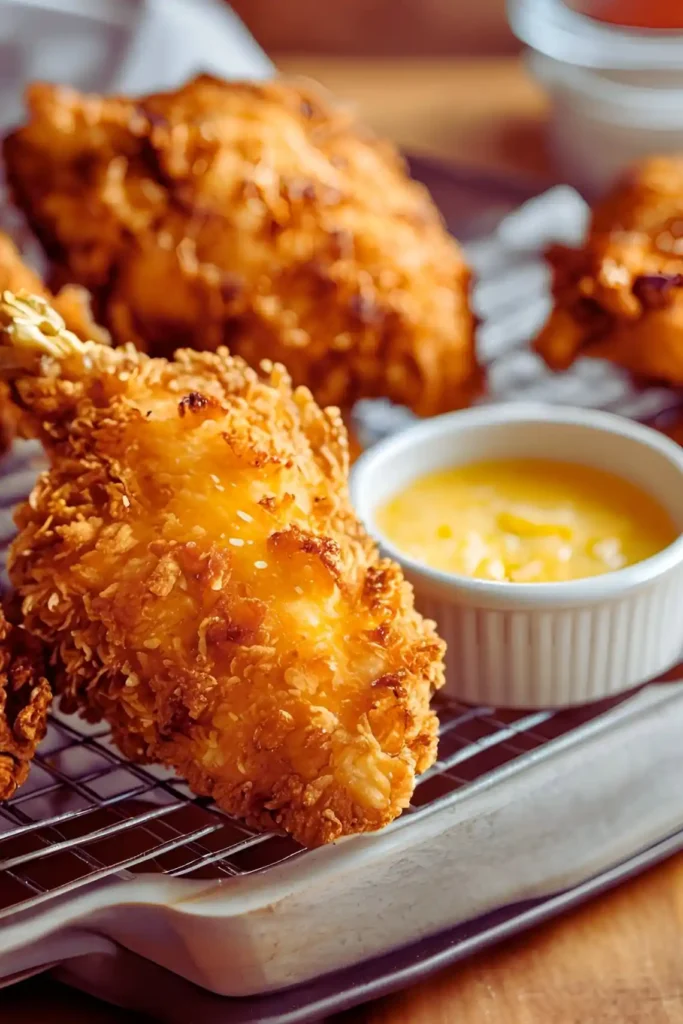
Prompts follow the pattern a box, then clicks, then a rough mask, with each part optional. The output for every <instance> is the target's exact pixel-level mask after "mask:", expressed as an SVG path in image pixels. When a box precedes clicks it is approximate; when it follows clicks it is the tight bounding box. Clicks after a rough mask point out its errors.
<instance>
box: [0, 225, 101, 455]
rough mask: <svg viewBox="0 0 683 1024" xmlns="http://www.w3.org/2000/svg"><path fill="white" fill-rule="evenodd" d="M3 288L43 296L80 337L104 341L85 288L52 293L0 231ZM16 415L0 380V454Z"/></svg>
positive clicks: (11, 435) (14, 426) (11, 433)
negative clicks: (92, 316)
mask: <svg viewBox="0 0 683 1024" xmlns="http://www.w3.org/2000/svg"><path fill="white" fill-rule="evenodd" d="M6 288H8V289H9V290H10V291H14V292H17V291H22V290H25V291H28V292H33V293H36V294H38V295H44V296H45V297H46V298H49V299H50V300H51V302H52V304H53V305H54V308H55V309H56V310H58V311H59V313H60V314H61V316H63V317H64V320H65V321H66V323H67V324H68V326H69V328H70V329H71V330H72V331H74V332H75V333H76V334H78V335H79V337H82V338H99V339H100V340H102V341H104V340H105V338H106V332H104V331H102V329H101V328H98V327H97V326H96V325H95V324H94V323H93V321H92V319H91V316H90V300H89V296H88V294H87V292H86V291H85V289H84V288H81V287H80V286H78V285H67V286H66V287H65V288H62V290H61V291H60V293H59V294H58V295H56V296H51V295H50V293H49V291H48V290H47V289H46V288H45V287H44V285H43V282H42V281H41V279H40V277H39V276H38V274H36V273H35V271H34V270H32V269H31V268H30V267H28V266H27V265H26V264H25V263H24V262H23V260H22V259H21V256H20V255H19V250H18V249H17V247H16V246H15V244H14V242H13V241H12V240H11V239H10V238H9V237H8V236H7V235H5V234H3V232H1V231H0V293H2V292H3V291H4V290H5V289H6ZM17 415H18V410H17V409H16V408H15V407H14V406H13V405H12V403H11V401H10V398H9V393H8V391H7V386H6V385H5V384H4V383H1V382H0V453H2V452H4V451H5V450H6V449H7V448H9V446H10V444H11V443H12V440H13V439H14V436H15V434H16V433H17V429H18V424H17Z"/></svg>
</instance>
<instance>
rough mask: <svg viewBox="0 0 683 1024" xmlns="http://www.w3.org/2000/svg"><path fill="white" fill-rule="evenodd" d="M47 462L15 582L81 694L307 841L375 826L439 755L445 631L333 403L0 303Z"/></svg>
mask: <svg viewBox="0 0 683 1024" xmlns="http://www.w3.org/2000/svg"><path fill="white" fill-rule="evenodd" d="M0 325H1V326H0V331H1V332H2V339H1V343H2V346H3V347H0V372H1V373H2V375H4V376H5V377H10V378H12V380H13V389H14V391H15V393H16V395H17V401H18V402H19V403H20V404H21V405H22V408H23V409H24V410H25V411H26V415H27V417H30V419H31V422H32V424H33V427H34V433H35V434H36V435H37V436H39V437H40V438H41V439H42V441H43V444H44V446H45V449H46V451H47V454H48V458H49V460H50V468H49V471H48V472H47V473H46V474H45V475H44V476H43V477H42V478H41V479H40V481H39V482H38V484H37V486H36V488H35V490H34V492H33V494H32V495H31V497H30V499H29V501H28V502H27V503H26V504H25V505H24V506H23V507H22V508H21V509H20V511H19V512H18V514H17V523H18V526H19V531H20V532H19V536H18V538H17V539H16V541H15V543H14V545H13V548H12V552H11V557H10V567H9V568H10V576H11V579H12V582H13V584H14V585H15V587H16V588H17V590H18V592H19V594H20V595H21V597H22V598H23V609H22V610H23V615H24V618H25V622H26V625H27V628H29V629H30V630H31V631H32V632H33V633H35V634H37V635H38V636H39V637H41V638H42V639H44V640H45V641H48V642H49V643H50V645H51V646H52V647H53V648H54V649H56V650H57V651H58V652H59V659H60V662H61V665H62V668H61V670H60V672H59V676H60V678H59V681H58V688H59V689H60V690H61V693H62V694H63V698H64V701H65V702H66V706H67V707H68V708H69V709H72V708H81V709H85V710H86V712H87V713H88V715H90V716H94V717H96V718H97V717H104V718H105V719H107V720H108V721H109V722H110V723H111V726H112V729H113V734H114V737H115V739H116V741H117V743H118V744H119V746H120V747H121V749H122V750H123V752H124V753H125V754H126V755H128V756H130V757H131V758H133V759H139V760H153V761H158V762H162V763H164V764H166V765H170V766H172V767H174V768H176V769H177V770H178V771H179V772H180V773H182V774H183V775H184V776H185V777H186V778H187V779H188V781H189V784H190V786H191V787H192V788H193V789H194V791H195V792H196V793H198V794H203V795H211V796H213V797H214V798H215V799H216V800H217V802H218V803H219V804H220V805H221V806H222V807H224V808H225V809H226V810H228V811H229V812H231V813H234V814H236V815H239V816H242V817H244V818H246V819H247V820H248V821H249V822H252V823H257V824H259V825H263V826H271V827H272V826H273V825H275V826H282V827H283V828H285V829H286V830H288V831H289V832H291V833H292V834H293V835H294V836H295V837H296V838H297V839H298V840H300V841H301V842H302V843H304V844H307V845H315V844H318V843H322V842H327V841H330V840H333V839H336V838H337V837H339V836H341V835H344V834H346V833H352V832H362V831H368V830H373V829H377V828H380V827H381V826H382V825H384V824H386V823H387V822H389V821H391V820H392V819H393V818H394V817H396V815H398V814H399V813H400V812H401V810H402V809H403V808H404V807H406V806H407V804H408V803H409V801H410V797H411V794H412V791H413V787H414V784H415V775H416V773H417V772H421V771H423V770H424V769H425V768H427V767H428V766H429V765H430V764H431V763H432V762H433V760H434V756H435V750H436V729H437V722H436V717H435V715H434V713H433V711H432V710H430V706H429V702H430V697H431V695H432V693H433V691H434V690H435V689H436V688H437V687H439V686H440V685H441V684H442V681H443V664H442V658H443V644H442V642H441V641H440V640H439V639H438V637H437V636H436V634H435V631H434V627H433V623H431V622H428V621H425V620H423V619H422V618H421V617H420V616H419V615H418V614H417V612H416V611H415V610H414V608H413V598H412V590H411V588H410V586H409V585H408V584H407V583H406V582H405V580H404V579H403V577H402V575H401V572H400V570H399V568H398V567H397V566H396V565H395V564H393V563H392V562H390V561H388V560H382V559H380V557H379V555H378V552H377V550H376V547H375V545H374V544H373V543H372V542H371V541H370V540H369V538H368V537H367V535H366V534H365V533H364V531H363V530H362V528H361V526H360V524H359V523H358V521H357V519H356V517H355V515H354V513H353V511H352V508H351V506H350V503H349V499H348V495H347V471H348V453H347V444H346V436H345V432H344V428H343V425H342V422H341V417H340V415H339V413H338V411H337V410H336V409H327V410H325V411H322V410H321V409H320V408H319V407H318V406H317V405H316V404H315V402H314V401H313V399H312V397H311V395H310V392H309V391H308V390H307V389H305V388H299V389H297V390H294V391H293V390H292V388H291V386H290V381H289V378H288V376H287V374H286V372H285V371H284V369H283V368H282V367H279V366H272V365H266V366H265V367H264V368H263V374H264V375H263V376H259V375H258V374H257V372H256V371H254V370H252V369H249V368H248V367H247V366H246V365H245V364H244V363H243V361H242V360H240V359H239V358H233V357H231V356H229V355H228V353H227V351H226V350H225V349H220V350H219V351H218V352H217V353H197V352H193V351H187V350H186V351H180V352H178V353H177V354H176V358H175V360H174V361H173V362H169V361H167V360H165V359H161V358H159V359H151V358H149V357H148V356H146V355H144V354H141V353H139V352H137V351H136V350H135V349H134V348H133V347H132V346H126V347H124V348H120V349H115V350H112V349H109V348H106V347H104V346H101V345H97V344H94V343H90V342H88V343H82V342H80V341H79V340H78V338H76V337H75V336H74V335H73V334H70V333H69V332H68V331H65V330H64V329H63V323H62V321H61V319H60V318H59V317H58V316H57V315H56V314H55V313H54V312H53V311H52V310H51V309H50V308H49V307H48V305H47V304H46V303H45V302H43V301H42V300H40V299H37V298H24V299H22V300H17V299H15V298H13V297H12V296H11V295H10V294H9V293H5V296H4V297H3V301H2V302H1V303H0Z"/></svg>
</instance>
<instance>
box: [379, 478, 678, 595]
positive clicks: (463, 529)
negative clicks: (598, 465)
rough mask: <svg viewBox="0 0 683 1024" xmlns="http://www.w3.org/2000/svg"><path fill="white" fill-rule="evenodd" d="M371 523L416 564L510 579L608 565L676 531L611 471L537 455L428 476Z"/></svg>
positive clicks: (663, 543) (636, 558)
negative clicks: (549, 459) (540, 457)
mask: <svg viewBox="0 0 683 1024" xmlns="http://www.w3.org/2000/svg"><path fill="white" fill-rule="evenodd" d="M376 523H377V526H378V527H379V529H380V530H381V532H382V533H383V534H384V535H385V536H386V537H387V538H388V539H389V540H390V541H392V542H393V544H394V545H395V546H396V547H397V548H398V549H399V550H400V551H402V552H403V553H405V554H406V555H409V556H410V557H412V558H414V559H415V560H416V561H419V562H422V563H423V564H425V565H429V566H432V567H433V568H436V569H441V570H442V571H444V572H451V573H457V574H459V575H464V576H470V577H476V578H480V579H485V580H497V581H508V582H513V583H547V582H564V581H567V580H573V579H583V578H585V577H588V576H598V575H601V574H603V573H607V572H613V571H614V570H616V569H621V568H623V567H624V566H626V565H632V564H634V563H635V562H640V561H643V560H644V559H646V558H649V557H650V556H651V555H654V554H656V553H657V552H658V551H661V550H662V549H663V548H665V547H668V545H669V544H671V543H672V542H673V541H674V540H675V539H676V537H677V536H678V534H679V532H680V531H679V530H678V529H677V527H676V526H675V524H674V522H673V520H672V519H671V517H670V516H669V514H668V513H667V512H666V511H665V509H664V508H663V507H662V506H661V505H660V504H659V503H658V502H657V501H655V499H654V498H652V497H651V496H650V495H649V494H647V493H645V492H644V491H641V490H640V489H639V488H637V487H635V486H634V485H633V484H631V483H629V482H628V481H626V480H623V479H622V478H621V477H618V476H614V475H613V474H611V473H606V472H603V471H601V470H598V469H593V468H592V467H589V466H582V465H578V464H574V463H563V462H553V461H546V460H539V459H510V460H508V459H506V460H500V461H490V462H477V463H472V464H469V465H464V466H457V467H454V468H453V469H448V470H445V471H440V472H438V473H432V474H430V475H428V476H425V477H422V478H420V479H418V480H416V481H414V482H413V483H412V484H410V485H409V486H408V487H407V488H406V489H405V490H404V491H402V492H400V493H399V494H398V495H396V496H395V497H393V498H392V499H391V500H390V501H389V502H388V503H387V504H386V505H384V506H383V507H382V508H381V509H380V510H379V512H378V513H377V515H376Z"/></svg>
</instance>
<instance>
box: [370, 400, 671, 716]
mask: <svg viewBox="0 0 683 1024" xmlns="http://www.w3.org/2000/svg"><path fill="white" fill-rule="evenodd" d="M504 458H537V459H556V460H558V461H563V462H578V463H582V464H583V465H587V466H592V467H595V468H597V469H602V470H607V471H609V472H611V473H616V474H617V475H618V476H621V477H623V478H624V479H626V480H629V481H631V482H632V483H633V484H636V485H637V486H638V487H640V488H641V489H643V490H645V491H647V492H648V493H649V494H650V495H652V496H653V497H654V498H656V499H657V500H658V501H659V502H660V503H661V504H662V505H663V506H664V508H666V509H667V510H668V512H669V514H670V515H671V517H672V518H673V520H674V522H675V523H676V524H677V525H678V527H679V528H680V530H681V531H682V533H683V448H680V447H679V446H678V445H677V444H675V443H674V442H673V441H670V440H669V439H668V438H666V437H663V436H662V435H660V434H658V433H657V432H656V431H654V430H651V429H650V428H648V427H644V426H642V425H640V424H638V423H634V422H632V421H630V420H627V419H624V418H622V417H620V416H614V415H611V414H609V413H604V412H597V411H593V410H585V409H574V408H568V407H561V406H546V405H537V404H528V403H511V404H504V405H490V406H481V407H478V408H476V409H470V410H467V411H465V412H456V413H451V414H449V415H446V416H439V417H436V418H435V419H431V420H427V421H425V422H422V423H419V424H418V425H416V426H414V427H409V428H408V429H406V430H404V431H402V432H400V433H399V434H396V435H394V436H393V437H390V438H388V439H387V440H385V441H383V442H382V443H380V444H379V445H376V446H375V447H374V448H371V449H370V450H369V451H368V452H366V453H365V454H364V455H363V456H361V458H360V459H359V460H358V462H357V463H356V465H355V467H354V470H353V473H352V477H351V494H352V499H353V502H354V504H355V507H356V510H357V512H358V514H359V515H360V518H361V520H362V521H363V522H364V524H365V526H366V528H367V530H368V531H369V532H370V533H371V534H372V535H373V536H374V537H375V538H376V539H377V540H378V542H379V543H380V546H381V547H382V549H383V551H384V553H385V554H387V555H389V556H390V557H391V558H393V559H395V560H396V561H397V562H399V563H400V565H401V566H402V567H403V570H404V572H405V575H406V576H407V578H408V579H409V580H410V581H411V583H412V584H413V586H414V588H415V595H416V602H417V606H418V607H419V608H420V610H421V611H422V613H423V614H424V615H426V616H428V617H429V618H431V619H434V620H435V621H436V624H437V627H438V629H439V632H440V634H441V636H442V637H443V638H444V640H445V641H446V642H447V644H448V653H447V656H446V689H447V691H448V692H449V693H450V694H451V695H452V696H454V697H457V698H458V699H460V700H463V701H466V702H472V703H488V704H494V705H498V706H501V707H537V708H543V707H562V706H569V705H574V704H583V703H588V702H591V701H595V700H600V699H601V698H604V697H608V696H610V695H613V694H617V693H620V692H622V691H625V690H629V689H631V688H632V687H634V686H637V685H638V684H640V683H644V682H646V681H647V680H650V679H654V678H656V677H657V676H658V675H660V674H661V673H662V672H665V671H666V670H667V669H669V668H671V667H672V665H674V664H676V662H677V661H678V660H679V659H680V657H681V652H682V650H683V536H681V535H679V536H678V538H677V539H676V540H675V541H674V542H673V544H671V545H669V547H667V548H665V549H664V550H663V551H661V552H659V553H658V554H656V555H654V556H653V557H652V558H648V559H645V560H644V561H642V562H638V563H637V564H635V565H630V566H627V567H626V568H624V569H619V570H617V571H615V572H611V573H606V574H605V575H602V576H594V577H590V578H588V579H580V580H572V581H570V582H567V583H507V582H503V583H501V582H493V581H491V582H490V581H488V580H479V579H470V578H468V577H465V576H459V575H456V574H453V573H448V572H441V571H439V570H438V569H433V568H431V567H429V566H426V565H423V564H422V563H420V562H418V561H416V560H414V559H412V558H410V557H409V556H407V555H405V554H403V553H402V552H401V551H399V550H398V549H397V548H396V547H395V546H394V545H393V544H392V543H391V541H389V540H388V538H386V537H385V536H383V534H382V532H381V531H380V530H379V529H378V527H377V525H376V521H375V512H376V510H377V509H378V508H379V507H380V506H381V505H382V504H384V502H386V501H387V500H389V499H390V498H391V497H392V496H393V495H395V494H396V493H398V492H399V491H401V490H403V489H404V488H405V487H406V486H407V485H408V484H409V483H411V482H412V481H413V480H415V479H416V478H417V477H420V476H422V475H423V474H426V473H430V472H434V471H437V470H439V469H446V468H447V467H449V466H456V465H462V464H463V463H467V462H473V461H477V460H482V459H504ZM418 514H419V513H418Z"/></svg>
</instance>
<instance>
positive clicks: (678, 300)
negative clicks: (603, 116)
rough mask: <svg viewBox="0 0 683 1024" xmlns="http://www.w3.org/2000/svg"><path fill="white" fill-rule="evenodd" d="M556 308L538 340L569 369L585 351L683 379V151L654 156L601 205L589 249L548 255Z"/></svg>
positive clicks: (638, 371)
mask: <svg viewBox="0 0 683 1024" xmlns="http://www.w3.org/2000/svg"><path fill="white" fill-rule="evenodd" d="M548 261H549V264H550V267H551V270H552V274H553V296H554V307H553V310H552V312H551V314H550V318H549V320H548V322H547V324H546V325H545V327H544V328H543V330H542V331H541V333H540V335H539V337H538V338H537V339H536V342H535V348H536V350H537V351H538V352H539V353H540V354H541V355H542V356H543V358H544V359H545V360H546V362H547V363H548V365H549V366H550V367H551V368H553V369H556V370H564V369H566V368H567V367H568V366H570V365H571V363H572V362H573V361H574V360H575V359H576V358H577V357H578V356H580V355H586V356H593V357H596V358H599V359H608V360H610V361H611V362H614V363H617V364H618V365H619V366H622V367H624V368H625V369H627V370H629V371H630V372H631V373H632V374H634V375H635V376H636V377H640V378H642V379H644V380H648V381H661V382H664V383H668V384H672V385H674V386H676V387H680V386H681V385H683V157H654V158H651V159H648V160H646V161H644V162H642V163H640V164H638V165H637V166H636V167H634V168H632V169H631V171H629V173H628V174H627V175H625V176H624V178H623V179H622V180H621V181H620V182H619V183H618V184H617V185H616V186H615V188H614V189H613V190H612V192H611V193H610V194H609V195H608V196H606V198H605V199H603V200H602V202H600V203H599V204H598V205H597V206H596V207H595V210H594V211H593V216H592V222H591V226H590V230H589V233H588V237H587V239H586V242H585V244H584V245H583V247H582V248H581V249H570V248H567V247H566V246H554V247H553V248H552V249H551V250H550V251H549V253H548Z"/></svg>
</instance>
